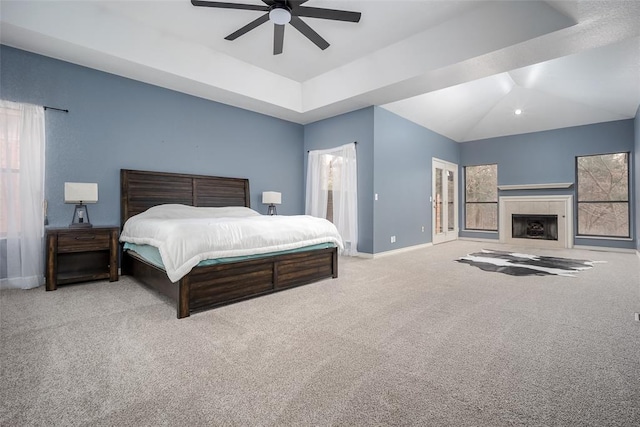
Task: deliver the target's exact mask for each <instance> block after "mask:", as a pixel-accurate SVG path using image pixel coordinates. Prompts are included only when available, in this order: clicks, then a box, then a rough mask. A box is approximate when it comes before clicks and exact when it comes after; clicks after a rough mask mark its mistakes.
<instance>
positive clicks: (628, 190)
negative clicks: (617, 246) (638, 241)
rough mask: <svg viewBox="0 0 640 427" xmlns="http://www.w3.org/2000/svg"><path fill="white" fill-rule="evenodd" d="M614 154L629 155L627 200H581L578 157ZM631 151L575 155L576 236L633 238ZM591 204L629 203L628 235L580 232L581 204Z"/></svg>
mask: <svg viewBox="0 0 640 427" xmlns="http://www.w3.org/2000/svg"><path fill="white" fill-rule="evenodd" d="M613 154H626V155H627V200H626V201H622V200H589V201H580V193H579V191H580V181H579V175H580V173H579V168H578V159H580V158H583V157H596V156H610V155H613ZM630 163H631V152H629V151H614V152H608V153H598V154H586V155H582V156H576V157H575V177H576V181H575V182H576V184H575V195H576V197H575V198H576V202H575V203H576V206H575V209H576V213H575V220H576V224H575V233H576V237H579V238H600V239H602V238H607V239H630V238H631V227H632V225H631V165H630ZM581 203H584V204H589V203H626V204H627V235H626V236H619V235H612V234H581V233H580V204H581Z"/></svg>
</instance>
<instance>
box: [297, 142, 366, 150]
mask: <svg viewBox="0 0 640 427" xmlns="http://www.w3.org/2000/svg"><path fill="white" fill-rule="evenodd" d="M353 143H354V144H356V145H358V141H353ZM309 151H311V150H307V153H308V152H309Z"/></svg>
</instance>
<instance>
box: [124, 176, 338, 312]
mask: <svg viewBox="0 0 640 427" xmlns="http://www.w3.org/2000/svg"><path fill="white" fill-rule="evenodd" d="M120 189H121V203H120V209H121V222H122V226H123V227H124V224H125V222H126V221H127V220H128V219H129V218H131V217H132V216H134V215H137V214H140V213H142V212H145V211H147V210H148V209H150V208H152V207H155V206H159V205H165V204H180V205H187V206H195V207H227V206H244V207H248V208H249V207H251V206H250V193H249V180H248V179H243V178H223V177H212V176H204V175H192V174H180V173H168V172H153V171H139V170H129V169H122V170H121V171H120ZM122 274H124V275H130V276H133V277H134V278H136V280H137V281H139V282H140V283H142V284H144V285H145V286H147V287H149V288H151V289H153V290H155V291H157V292H159V293H161V294H163V295H165V296H167V297H169V298H170V299H171V300H173V301H175V303H176V306H177V317H178V318H179V319H181V318H184V317H188V316H189V315H190V314H191V313H192V312H197V311H202V310H207V309H210V308H214V307H218V306H221V305H225V304H230V303H233V302H237V301H241V300H245V299H248V298H253V297H256V296H260V295H266V294H270V293H273V292H278V291H281V290H284V289H289V288H292V287H295V286H300V285H304V284H309V283H313V282H317V281H320V280H323V279H326V278H336V277H338V248H337V247H329V248H321V249H313V250H306V251H302V252H295V253H285V254H278V255H270V254H265V255H264V256H260V257H258V258H253V259H249V260H242V261H233V262H225V263H221V264H214V265H207V266H196V267H193V269H191V271H190V272H189V273H188V274H187V275H185V276H184V277H182V278H181V279H180V280H178V281H177V282H172V281H171V280H170V279H169V277H168V276H167V273H166V271H165V270H164V269H162V268H159V267H158V266H157V265H154V263H152V262H149V261H147V260H146V259H144V258H143V257H142V256H140V255H139V254H137V253H136V252H133V251H123V255H122Z"/></svg>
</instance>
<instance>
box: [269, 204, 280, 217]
mask: <svg viewBox="0 0 640 427" xmlns="http://www.w3.org/2000/svg"><path fill="white" fill-rule="evenodd" d="M267 215H278V212H277V211H276V205H274V204H271V205H269V209H267Z"/></svg>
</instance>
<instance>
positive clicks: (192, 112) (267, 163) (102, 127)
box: [0, 46, 304, 226]
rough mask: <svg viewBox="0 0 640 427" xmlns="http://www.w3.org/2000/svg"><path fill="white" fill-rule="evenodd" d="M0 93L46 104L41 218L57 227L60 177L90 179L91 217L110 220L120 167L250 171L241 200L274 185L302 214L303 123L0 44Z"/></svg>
mask: <svg viewBox="0 0 640 427" xmlns="http://www.w3.org/2000/svg"><path fill="white" fill-rule="evenodd" d="M0 96H1V97H2V99H5V100H9V101H16V102H25V103H32V104H37V105H46V106H51V107H59V108H63V109H68V110H69V113H68V114H65V113H62V112H57V111H52V110H47V111H46V113H45V114H46V138H47V146H46V182H45V197H46V199H47V200H48V203H49V215H48V217H49V223H50V224H51V225H61V226H66V225H68V223H69V222H70V221H71V216H72V212H73V206H71V205H65V204H64V203H63V187H64V182H65V181H78V182H97V183H98V185H99V202H98V203H97V204H95V205H91V206H89V213H90V216H91V221H92V223H94V224H98V225H101V224H115V225H118V224H119V222H120V208H119V206H120V199H119V194H120V188H119V180H120V175H119V170H120V169H121V168H128V169H143V170H159V171H168V172H184V173H196V174H205V175H219V176H230V177H242V178H249V179H250V186H251V205H252V207H253V208H254V209H256V210H258V211H259V212H262V213H266V207H265V206H264V205H262V204H261V203H260V202H261V200H260V196H261V193H262V191H266V190H273V191H280V192H282V202H283V204H282V205H281V206H278V212H279V213H282V214H300V213H303V212H304V200H303V194H304V180H303V158H304V149H303V126H301V125H298V124H295V123H291V122H287V121H283V120H280V119H276V118H272V117H268V116H265V115H261V114H257V113H253V112H250V111H247V110H243V109H239V108H235V107H230V106H227V105H224V104H220V103H216V102H212V101H208V100H204V99H201V98H197V97H193V96H190V95H185V94H182V93H178V92H174V91H171V90H167V89H163V88H160V87H156V86H152V85H148V84H145V83H141V82H138V81H134V80H130V79H126V78H122V77H118V76H115V75H112V74H108V73H104V72H100V71H96V70H92V69H89V68H85V67H81V66H77V65H73V64H70V63H67V62H63V61H59V60H55V59H51V58H47V57H44V56H40V55H36V54H32V53H28V52H25V51H21V50H17V49H13V48H10V47H7V46H0Z"/></svg>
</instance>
